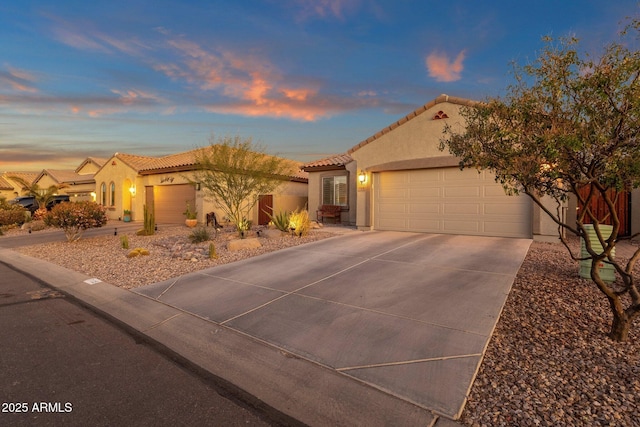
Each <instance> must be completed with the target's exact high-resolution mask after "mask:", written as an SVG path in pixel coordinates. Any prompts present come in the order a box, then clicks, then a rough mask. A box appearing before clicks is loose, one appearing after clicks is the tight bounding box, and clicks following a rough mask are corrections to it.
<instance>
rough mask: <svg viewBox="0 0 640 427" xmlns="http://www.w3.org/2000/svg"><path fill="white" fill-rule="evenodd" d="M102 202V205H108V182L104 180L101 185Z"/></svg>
mask: <svg viewBox="0 0 640 427" xmlns="http://www.w3.org/2000/svg"><path fill="white" fill-rule="evenodd" d="M100 202H101V203H100V204H101V205H102V206H107V184H105V183H104V182H103V183H102V185H100Z"/></svg>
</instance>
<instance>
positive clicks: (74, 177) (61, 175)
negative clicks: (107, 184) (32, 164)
mask: <svg viewBox="0 0 640 427" xmlns="http://www.w3.org/2000/svg"><path fill="white" fill-rule="evenodd" d="M45 175H49V176H50V177H51V179H53V180H54V181H55V182H57V183H60V184H62V183H65V184H68V183H75V182H77V183H80V182H92V181H93V174H83V175H80V174H78V173H76V172H75V171H72V170H59V169H44V170H43V171H42V172H40V175H38V177H37V178H36V181H37V180H39V179H40V178H42V177H43V176H45Z"/></svg>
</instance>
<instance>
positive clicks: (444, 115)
mask: <svg viewBox="0 0 640 427" xmlns="http://www.w3.org/2000/svg"><path fill="white" fill-rule="evenodd" d="M448 118H449V116H447V113H445V112H444V111H438V112H437V113H436V115H435V116H433V120H440V119H448Z"/></svg>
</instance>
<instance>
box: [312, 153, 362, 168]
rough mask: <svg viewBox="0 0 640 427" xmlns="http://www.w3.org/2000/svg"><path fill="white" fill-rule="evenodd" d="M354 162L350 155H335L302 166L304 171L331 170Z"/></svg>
mask: <svg viewBox="0 0 640 427" xmlns="http://www.w3.org/2000/svg"><path fill="white" fill-rule="evenodd" d="M352 161H353V158H352V157H351V156H350V155H348V154H335V155H333V156H329V157H325V158H324V159H320V160H316V161H314V162H311V163H306V164H304V165H302V169H303V170H305V171H308V170H309V169H318V168H331V167H335V166H338V167H340V166H344V165H346V164H347V163H350V162H352Z"/></svg>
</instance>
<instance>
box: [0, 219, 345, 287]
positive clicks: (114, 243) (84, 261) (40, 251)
mask: <svg viewBox="0 0 640 427" xmlns="http://www.w3.org/2000/svg"><path fill="white" fill-rule="evenodd" d="M193 230H194V229H189V228H187V227H185V226H166V227H161V228H160V229H159V230H158V232H157V233H156V234H154V235H152V236H137V235H136V234H135V233H133V232H129V233H118V235H117V236H113V235H110V236H100V237H92V238H83V239H80V240H78V241H76V242H73V243H68V242H66V241H65V242H55V243H47V244H43V245H36V246H25V247H21V248H17V249H16V251H18V252H20V253H22V254H24V255H29V256H31V257H34V258H40V259H44V260H47V261H50V262H53V263H56V264H58V265H61V266H63V267H65V268H68V269H70V270H75V271H79V272H82V273H84V274H86V275H88V276H91V277H96V278H98V279H100V280H102V281H104V282H108V283H111V284H112V285H116V286H119V287H121V288H125V289H131V288H136V287H138V286H144V285H148V284H151V283H156V282H161V281H163V280H167V279H170V278H172V277H177V276H180V275H183V274H186V273H190V272H192V271H197V270H202V269H205V268H209V267H213V266H216V265H220V264H226V263H229V262H234V261H239V260H241V259H245V258H249V257H253V256H257V255H260V254H264V253H267V252H272V251H276V250H280V249H284V248H288V247H290V246H297V245H301V244H303V243H308V242H313V241H316V240H320V239H324V238H327V237H331V236H334V235H335V234H334V233H332V232H331V231H323V230H311V231H310V232H309V234H308V235H307V236H304V237H293V236H291V235H283V236H279V237H271V238H266V237H260V238H259V241H260V243H261V244H262V246H261V247H259V248H256V249H243V250H238V251H229V250H227V243H228V242H229V241H230V240H231V239H233V238H235V236H236V233H235V232H232V231H231V229H230V228H226V229H225V230H224V231H220V232H218V233H217V234H216V233H214V232H213V231H212V230H213V229H212V228H211V227H209V230H210V233H211V237H212V240H209V241H205V242H202V243H191V242H190V240H189V238H188V236H189V234H190V233H191V232H192V231H193ZM43 232H47V231H46V230H45V231H39V233H43ZM15 234H17V231H14V232H9V233H7V235H15ZM261 234H263V235H264V232H263V233H261ZM276 234H278V233H276ZM124 235H126V236H127V239H128V241H129V249H124V248H123V247H122V243H121V238H122V236H124ZM253 237H255V234H254V235H253ZM0 238H1V237H0ZM211 243H213V245H214V247H215V252H216V255H217V258H215V259H211V258H210V257H209V245H210V244H211ZM136 248H144V249H147V250H148V251H149V255H140V256H136V257H128V256H127V255H129V253H130V252H131V251H132V250H133V249H136Z"/></svg>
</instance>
